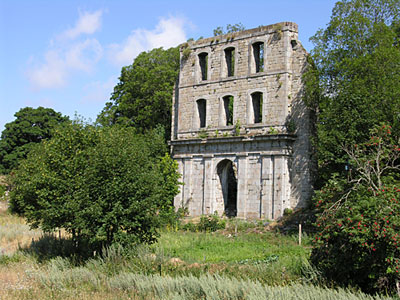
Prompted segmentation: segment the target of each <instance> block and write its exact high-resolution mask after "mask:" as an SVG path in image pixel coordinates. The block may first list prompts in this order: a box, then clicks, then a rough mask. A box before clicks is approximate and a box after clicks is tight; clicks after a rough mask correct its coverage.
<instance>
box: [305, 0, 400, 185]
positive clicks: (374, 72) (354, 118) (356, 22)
mask: <svg viewBox="0 0 400 300" xmlns="http://www.w3.org/2000/svg"><path fill="white" fill-rule="evenodd" d="M399 12H400V1H398V0H372V1H371V0H351V1H350V0H344V1H339V2H337V3H336V5H335V7H334V9H333V11H332V16H331V20H330V22H329V24H328V26H327V28H325V29H321V30H319V31H318V32H317V33H316V34H315V35H314V36H313V37H312V38H311V40H312V42H313V43H314V44H315V48H314V49H313V50H312V52H311V53H312V59H313V61H314V64H315V69H312V70H310V71H309V72H308V74H306V79H307V93H308V95H309V98H308V99H307V100H308V102H309V104H310V105H311V106H313V107H315V108H316V107H318V109H319V111H318V117H319V119H318V124H317V130H318V141H317V149H318V156H319V165H320V175H321V176H322V177H323V178H324V180H327V178H329V176H330V174H332V173H334V172H343V171H344V166H345V164H346V161H347V159H348V156H347V155H346V153H345V152H344V151H343V147H344V146H345V145H352V144H355V143H361V142H363V141H365V140H367V139H368V135H369V130H370V129H371V128H373V126H374V125H376V124H379V123H380V122H387V123H389V124H391V125H392V126H393V132H400V43H399V42H400V22H399V15H400V14H399ZM310 95H311V96H312V97H310Z"/></svg>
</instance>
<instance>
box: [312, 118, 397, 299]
mask: <svg viewBox="0 0 400 300" xmlns="http://www.w3.org/2000/svg"><path fill="white" fill-rule="evenodd" d="M372 133H373V135H372V137H371V139H370V141H368V142H366V143H365V144H362V145H354V146H353V147H352V149H348V150H346V151H347V152H348V154H349V156H350V161H349V163H350V169H351V170H352V171H353V172H354V174H353V175H351V176H350V174H349V178H348V179H343V178H342V179H341V178H337V177H333V178H332V179H331V180H330V181H329V182H328V184H327V185H326V186H325V187H324V188H323V189H322V190H320V191H318V192H316V195H315V197H314V205H315V208H316V209H317V210H318V211H319V213H318V215H317V216H318V218H317V221H316V224H315V225H316V228H317V230H318V233H317V235H316V236H315V239H314V241H315V245H314V248H313V251H312V255H311V259H312V262H313V263H314V264H315V265H316V266H317V267H318V268H319V269H320V270H321V271H322V272H323V273H324V274H325V276H326V277H327V278H328V279H331V280H334V281H336V282H338V283H340V284H342V285H346V286H347V285H349V284H355V285H358V286H360V287H361V288H362V289H363V290H364V291H367V292H376V291H387V290H390V291H394V290H395V285H396V282H398V281H400V274H399V272H400V248H399V247H400V203H399V202H400V181H399V155H400V147H399V144H398V141H397V143H395V142H394V141H393V139H392V137H391V132H390V127H389V126H387V125H382V126H380V127H379V128H375V129H374V130H373V132H372ZM352 176H354V177H353V178H351V177H352Z"/></svg>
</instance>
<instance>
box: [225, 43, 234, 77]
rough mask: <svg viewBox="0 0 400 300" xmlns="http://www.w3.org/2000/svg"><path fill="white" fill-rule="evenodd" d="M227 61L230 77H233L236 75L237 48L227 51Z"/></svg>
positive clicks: (230, 48) (227, 49)
mask: <svg viewBox="0 0 400 300" xmlns="http://www.w3.org/2000/svg"><path fill="white" fill-rule="evenodd" d="M225 61H226V69H227V74H228V77H231V76H233V75H234V74H235V48H233V47H229V48H226V49H225Z"/></svg>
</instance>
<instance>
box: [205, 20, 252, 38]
mask: <svg viewBox="0 0 400 300" xmlns="http://www.w3.org/2000/svg"><path fill="white" fill-rule="evenodd" d="M245 29H246V28H245V27H244V25H243V24H242V23H240V22H239V23H236V24H228V25H226V30H224V28H223V27H222V26H218V27H217V28H215V29H214V30H213V34H214V36H218V35H223V34H227V33H232V32H238V31H243V30H245Z"/></svg>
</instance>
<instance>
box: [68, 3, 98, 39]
mask: <svg viewBox="0 0 400 300" xmlns="http://www.w3.org/2000/svg"><path fill="white" fill-rule="evenodd" d="M102 14H103V11H102V10H97V11H95V12H92V13H90V12H83V13H81V12H79V19H78V21H77V22H76V24H75V26H74V27H72V28H71V29H68V30H66V31H65V32H64V33H63V34H62V35H61V36H62V37H64V36H65V37H67V38H70V39H74V38H76V37H78V36H79V35H81V34H83V33H84V34H93V33H95V32H96V31H97V30H99V29H100V27H101V17H102Z"/></svg>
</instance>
